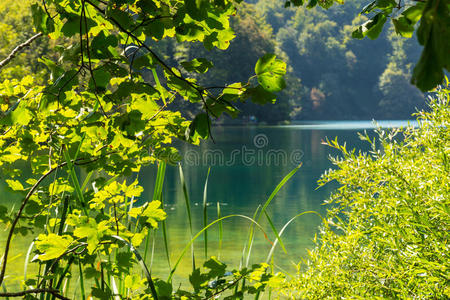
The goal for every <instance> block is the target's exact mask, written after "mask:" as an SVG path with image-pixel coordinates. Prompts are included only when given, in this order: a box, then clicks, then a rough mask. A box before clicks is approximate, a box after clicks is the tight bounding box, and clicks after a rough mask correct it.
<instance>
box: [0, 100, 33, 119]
mask: <svg viewBox="0 0 450 300" xmlns="http://www.w3.org/2000/svg"><path fill="white" fill-rule="evenodd" d="M32 119H33V114H32V113H31V112H30V110H29V109H28V108H27V107H26V102H25V101H18V102H16V104H15V105H13V106H12V107H11V108H10V109H9V110H8V111H7V112H6V115H5V116H3V118H2V119H0V125H13V124H18V125H27V124H28V123H30V121H31V120H32Z"/></svg>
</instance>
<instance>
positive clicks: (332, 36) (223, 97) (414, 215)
mask: <svg viewBox="0 0 450 300" xmlns="http://www.w3.org/2000/svg"><path fill="white" fill-rule="evenodd" d="M240 2H241V1H227V0H214V1H207V0H186V1H180V0H161V1H147V0H110V1H103V0H48V1H39V2H35V1H24V2H18V1H16V2H13V1H5V2H2V4H1V5H0V16H1V17H2V19H1V23H0V28H1V33H2V36H3V39H2V42H1V43H3V44H2V50H1V52H0V54H1V55H3V56H5V57H6V59H5V60H3V61H2V62H1V65H0V68H1V71H2V72H1V80H2V81H1V83H0V99H1V103H0V105H1V106H0V108H1V114H0V116H1V119H0V133H1V135H0V167H1V175H2V181H3V178H4V182H5V184H6V185H7V186H8V188H9V189H10V190H11V191H12V192H14V193H15V194H16V195H18V196H19V197H20V198H19V199H20V201H19V202H17V203H1V204H0V220H1V222H2V223H3V224H5V226H6V231H7V237H6V240H5V245H2V255H3V256H2V260H1V263H0V268H1V269H0V285H2V288H3V292H1V293H0V296H4V297H16V296H24V297H26V298H28V299H40V300H44V299H45V300H50V299H56V298H58V299H67V298H79V299H83V300H84V299H88V298H91V297H95V298H99V299H116V298H117V297H119V298H124V299H170V298H176V299H204V298H214V297H216V296H225V299H242V298H243V297H244V296H245V295H249V294H250V295H252V297H255V298H256V299H258V298H259V297H261V296H262V294H263V293H264V292H267V293H268V294H270V293H271V291H272V289H274V290H278V291H279V292H280V293H282V294H283V293H290V294H291V295H296V296H299V297H305V298H322V297H325V296H331V297H340V296H341V297H362V298H364V297H367V296H377V297H393V298H397V297H411V298H428V297H435V298H444V297H448V296H449V291H448V288H447V287H446V284H447V283H448V278H447V276H448V275H447V273H448V261H449V259H448V243H447V240H448V236H447V232H448V198H449V197H448V196H449V190H448V177H449V176H448V170H449V168H448V155H449V131H448V127H449V119H450V118H449V109H448V107H449V106H448V102H449V100H448V99H449V91H448V90H446V89H442V90H440V91H439V93H438V100H436V101H434V102H432V103H431V106H432V111H431V112H429V113H422V115H421V118H422V119H423V122H422V123H421V126H420V128H419V129H417V130H415V129H407V130H406V131H404V137H403V140H401V141H400V140H397V139H394V136H395V134H398V133H399V132H392V133H380V139H379V141H378V143H380V145H381V146H378V144H377V143H376V142H371V141H370V139H369V138H368V137H363V138H365V139H367V140H368V141H369V142H371V143H372V146H373V151H372V152H370V153H369V154H364V153H360V154H356V153H354V152H347V150H346V148H345V146H344V147H343V146H339V145H338V144H337V142H329V144H330V146H334V147H336V148H338V149H340V150H342V152H343V155H344V158H342V159H341V158H340V159H336V160H334V162H335V163H336V165H337V166H338V167H339V169H338V170H336V171H331V172H330V173H328V174H326V175H325V177H324V179H323V182H327V181H331V180H337V181H338V182H339V183H341V184H342V187H340V188H339V189H338V191H337V192H336V194H335V195H334V196H333V198H332V199H331V200H332V201H331V202H334V203H336V204H337V207H336V208H335V209H332V210H330V212H329V215H328V217H327V221H326V222H324V225H323V226H324V227H323V230H322V231H323V232H322V234H321V235H320V240H319V245H318V248H317V249H315V250H314V251H312V252H311V257H310V261H308V262H307V263H306V265H307V269H306V270H301V272H300V274H299V276H298V278H293V279H287V277H286V276H285V275H284V274H274V271H273V265H272V266H271V265H269V263H271V262H272V254H273V251H274V249H275V247H276V246H277V245H280V247H281V248H282V249H283V250H284V249H285V247H284V244H283V241H282V239H281V236H282V233H283V231H284V229H285V228H286V227H287V226H288V225H289V224H290V223H291V222H292V221H293V220H294V219H295V218H296V217H299V216H301V215H303V214H305V213H310V212H301V213H300V214H298V215H296V216H294V217H293V218H292V219H291V220H290V221H289V222H288V223H287V224H286V225H285V227H283V229H281V230H280V231H277V229H276V227H275V226H274V223H273V222H272V220H271V219H270V217H269V214H267V212H266V209H267V207H268V206H269V204H270V203H271V201H272V200H273V199H274V197H275V195H276V194H277V193H278V191H279V190H280V189H281V188H282V186H283V185H284V183H286V181H287V180H288V179H289V178H290V177H291V176H292V175H293V174H294V173H295V172H296V171H297V170H298V168H299V167H300V166H299V167H297V168H296V169H295V170H293V171H292V172H291V173H289V174H288V175H287V176H286V177H285V178H284V179H283V180H282V181H281V183H280V184H279V185H278V186H277V187H276V188H275V190H274V192H273V193H272V194H271V195H270V197H269V198H268V200H267V201H266V203H264V205H263V206H262V207H258V208H257V209H256V211H255V213H254V216H253V217H252V218H251V217H248V216H244V215H229V216H223V217H218V219H216V220H215V221H213V222H211V223H209V224H208V222H207V221H208V216H207V210H206V207H207V199H206V197H207V181H206V182H205V186H204V191H205V192H204V200H203V211H204V214H203V229H202V230H201V231H200V232H198V233H196V232H194V230H193V227H192V218H191V211H190V210H191V208H190V200H189V194H188V191H187V188H186V185H185V182H184V176H182V175H183V172H182V169H181V167H180V174H181V176H180V177H181V179H182V180H181V181H182V182H181V184H182V185H183V191H184V197H185V200H186V210H187V216H188V219H187V222H186V223H189V225H190V227H189V229H190V236H191V241H190V242H189V243H188V244H187V245H186V246H185V248H184V249H183V251H182V254H181V255H180V257H178V258H177V259H176V260H175V261H171V258H170V249H169V248H168V243H167V241H168V239H170V238H171V237H170V236H168V234H167V231H166V224H165V219H166V212H165V211H164V209H163V208H164V206H163V204H164V199H163V197H162V188H163V185H164V178H165V176H164V175H165V168H166V164H176V163H177V162H178V161H179V160H180V156H179V154H178V152H177V149H175V148H174V146H173V142H174V141H183V142H189V143H193V144H198V143H199V142H200V139H207V138H213V136H212V135H211V126H212V121H213V120H214V119H218V118H221V117H222V118H223V116H224V115H227V116H228V118H235V117H237V116H238V114H239V111H240V109H242V110H244V112H243V113H242V114H241V116H244V117H245V116H247V117H250V116H251V115H256V116H257V117H258V118H259V119H260V120H264V119H265V118H266V119H265V120H267V121H268V122H278V121H283V120H287V119H290V118H295V117H301V114H302V110H301V109H304V112H305V113H307V114H309V113H311V115H312V116H316V117H321V116H325V115H328V113H330V112H332V113H333V114H339V113H340V112H342V111H347V110H349V106H350V104H349V102H347V103H345V101H344V102H342V103H341V104H338V102H339V101H341V100H342V99H344V98H348V99H349V100H348V101H350V102H351V101H353V102H354V101H356V99H357V97H359V96H358V93H359V92H360V91H367V90H370V89H371V88H373V87H374V86H377V87H378V89H379V92H380V95H381V97H380V100H379V101H378V102H375V103H373V104H372V106H367V107H366V106H364V105H363V106H361V107H364V109H365V110H367V111H368V110H371V109H373V108H375V107H382V108H383V109H384V110H386V114H388V113H390V114H391V115H389V114H388V115H389V116H395V115H396V110H397V111H398V110H400V111H405V103H409V102H411V103H416V102H417V101H416V100H415V99H414V98H413V99H411V98H410V95H409V94H408V97H403V96H404V95H405V94H406V93H409V91H414V90H413V89H412V87H411V86H409V85H408V84H407V82H408V80H409V77H410V67H411V62H412V61H413V60H414V58H412V60H411V58H410V56H409V55H407V54H409V53H408V52H409V50H408V49H409V47H410V45H409V44H408V42H406V41H404V40H402V39H400V38H398V37H395V36H393V31H392V30H391V31H390V32H389V34H387V35H386V36H385V37H384V38H383V39H380V40H379V41H381V43H385V44H388V45H390V46H391V47H392V50H391V53H392V54H391V55H386V53H384V54H383V53H382V55H383V57H385V60H384V63H383V64H382V65H381V67H377V68H376V67H374V66H373V63H371V58H370V54H371V53H370V52H368V51H366V49H367V48H364V47H365V46H361V45H364V44H363V43H361V42H359V43H358V41H356V42H355V41H352V40H350V39H349V33H350V32H351V31H352V30H351V28H350V27H349V26H345V25H346V23H345V22H347V21H348V20H350V19H349V18H347V15H351V16H353V12H352V11H351V10H339V8H333V9H330V11H328V12H327V13H324V12H322V11H320V10H310V11H307V12H306V11H305V10H303V9H295V10H288V9H284V8H283V9H282V10H281V11H280V10H279V9H278V8H277V7H275V6H273V4H271V3H270V2H269V1H258V2H255V3H254V4H244V3H240ZM287 3H291V2H290V1H288V2H287ZM292 3H293V4H295V5H302V4H303V2H302V1H292ZM317 4H318V5H319V6H322V7H324V8H327V9H328V8H330V6H331V5H332V1H319V2H317V1H314V0H313V1H311V2H310V3H309V4H308V6H309V7H310V8H313V7H315V6H316V5H317ZM396 4H398V6H396ZM30 5H31V6H30ZM349 5H350V8H355V9H356V8H358V7H359V4H355V3H350V4H349ZM22 8H30V10H24V11H25V13H24V14H22V13H21V12H22ZM237 8H240V9H241V8H242V9H241V10H239V11H237ZM449 10H450V9H449V6H448V4H446V3H445V1H439V0H427V1H425V3H422V2H418V3H415V4H411V5H408V7H405V6H401V5H400V3H397V2H395V1H394V0H392V1H375V2H373V3H372V4H370V5H369V6H367V7H366V8H365V9H364V12H365V13H369V14H370V13H372V12H374V13H375V15H374V16H373V17H372V18H366V17H357V19H356V20H353V21H352V22H353V23H354V24H353V25H357V23H358V24H359V21H365V23H364V25H361V26H360V27H358V28H357V29H356V31H353V33H352V34H351V35H353V37H356V38H363V37H365V36H367V37H369V38H372V39H373V38H377V37H378V36H380V34H381V32H382V27H383V25H384V23H385V22H386V19H387V17H388V16H390V15H391V14H393V13H395V14H397V17H396V18H394V19H393V26H394V29H395V31H396V32H397V33H399V34H401V35H403V36H411V35H412V32H414V28H415V27H414V26H415V24H416V23H417V22H419V21H420V23H419V25H418V29H417V34H418V42H419V43H420V44H423V45H424V46H425V48H424V50H423V52H422V56H421V58H420V59H419V62H418V63H417V65H416V67H415V69H414V71H413V72H412V75H411V76H412V80H413V82H414V83H415V84H416V85H417V86H418V87H419V88H421V89H422V90H424V91H425V90H430V89H432V88H434V87H435V86H436V85H437V84H439V83H442V80H443V78H444V75H443V74H444V73H443V72H444V71H443V70H448V68H449V62H448V58H449V57H448V55H447V53H448V51H447V50H448V49H449V48H450V47H449V45H448V41H449V40H450V38H448V28H450V26H448V22H449V20H450V18H449V19H447V17H448V13H449ZM11 11H13V12H14V13H10V12H11ZM236 14H237V15H236ZM233 16H235V17H236V18H232V17H233ZM288 18H289V21H288V22H287V25H286V26H281V25H282V22H283V20H287V19H288ZM31 20H32V23H33V27H34V30H35V31H36V32H35V33H34V34H32V33H31V32H32V30H31V27H29V25H28V24H29V23H30V21H31ZM24 24H26V25H25V26H24V27H23V28H22V27H21V25H24ZM232 28H234V30H233V29H232ZM23 29H29V30H23ZM236 36H237V37H236ZM235 37H236V39H235ZM27 39H28V41H29V42H25V44H23V45H22V46H20V47H18V48H16V50H14V51H13V52H12V54H13V55H9V52H8V51H6V50H4V49H6V48H13V47H14V46H15V45H17V43H19V42H24V41H25V40H27ZM36 39H38V40H39V41H40V43H39V46H38V47H35V48H33V50H26V52H21V51H22V49H23V47H25V48H26V47H29V46H30V45H33V41H35V40H36ZM233 40H234V42H233ZM292 42H293V43H292ZM34 43H36V42H34ZM367 47H371V46H367ZM226 49H230V53H231V54H232V55H230V56H229V57H227V56H226V55H224V53H222V52H221V51H223V50H226ZM243 49H245V51H244V50H243ZM16 52H17V53H16ZM233 53H234V54H233ZM293 53H294V54H293ZM219 54H220V57H219ZM8 55H9V56H8ZM294 55H300V57H301V59H300V60H299V61H298V62H297V61H296V60H295V59H294ZM236 57H239V59H236ZM280 58H281V59H280ZM282 59H285V60H287V61H290V64H291V65H292V66H294V68H291V66H288V65H287V64H286V63H285V62H284V61H283V60H282ZM331 62H333V63H331ZM296 63H298V68H297V67H295V64H296ZM214 65H215V66H216V68H214ZM330 66H331V68H332V69H334V70H340V72H343V73H344V74H347V73H351V72H349V71H350V70H353V69H355V70H357V69H359V72H356V73H351V74H348V76H347V75H345V76H338V77H339V78H336V75H333V74H332V72H330V71H327V72H324V71H322V70H325V69H326V68H328V67H330ZM210 69H212V71H211V72H208V71H209V70H210ZM366 72H373V74H374V76H373V77H370V78H371V79H367V80H366V78H365V77H362V79H363V80H362V81H363V84H362V85H361V86H360V87H355V85H358V84H355V82H356V81H355V80H356V78H358V77H361V74H362V73H366ZM374 78H375V79H374ZM360 79H361V78H360ZM341 81H343V82H344V81H346V82H347V85H346V86H347V87H348V88H347V89H345V88H341ZM300 82H302V84H301V85H300V84H298V83H300ZM289 83H291V85H290V86H289V85H288V84H289ZM292 83H294V84H292ZM350 87H351V88H350ZM358 89H361V90H360V91H358ZM352 93H353V94H354V95H353V96H352V97H347V96H348V95H351V94H352ZM277 95H278V96H280V97H281V100H280V103H279V105H278V106H277V108H276V109H272V106H269V105H271V104H273V103H275V101H276V96H277ZM293 95H297V97H298V95H300V96H301V95H303V96H304V95H309V100H310V108H308V105H307V104H302V103H299V102H298V101H299V98H292V96H293ZM402 97H403V98H402ZM419 98H420V97H419V96H417V98H416V99H419ZM397 101H398V107H395V105H393V103H396V104H397ZM241 102H243V103H241ZM261 104H266V106H265V108H259V106H256V105H261ZM341 105H342V106H341ZM257 107H258V108H257ZM338 107H341V108H339V109H338ZM308 109H309V110H308ZM327 109H329V110H328V112H327ZM358 113H359V112H358ZM361 115H362V116H364V114H361ZM379 147H381V148H379ZM152 163H153V164H158V176H157V178H156V183H155V190H154V193H153V198H152V201H150V202H147V203H141V202H139V201H138V199H139V197H140V196H141V194H142V192H143V187H142V184H141V183H140V181H139V179H140V178H139V172H140V171H141V169H142V167H143V166H145V165H148V164H152ZM220 214H221V213H220V206H218V215H220ZM264 217H265V218H266V220H267V222H268V223H269V225H270V228H271V229H272V231H273V232H272V233H271V234H270V235H269V234H268V233H265V232H264V230H263V228H262V226H261V225H260V223H259V222H260V221H261V220H262V218H264ZM229 218H241V219H244V220H247V221H249V224H250V225H249V238H248V242H247V244H246V245H244V250H243V257H242V267H241V268H239V269H233V270H227V267H226V265H225V264H223V263H222V262H220V261H219V260H218V259H216V258H215V257H211V258H209V254H210V253H209V252H208V230H209V229H210V228H211V227H212V226H219V227H220V231H222V226H223V224H222V221H223V220H225V219H229ZM156 230H162V232H163V236H164V244H165V251H166V257H167V263H168V273H169V275H168V278H167V279H166V280H163V279H159V278H154V277H153V276H152V275H151V267H149V266H151V265H152V250H151V249H153V247H152V246H151V244H152V243H154V239H153V242H152V238H153V237H154V236H155V232H156ZM257 231H262V232H263V235H264V237H265V238H266V239H267V240H268V242H270V241H273V242H272V245H273V246H272V249H271V250H270V252H269V254H268V257H267V263H265V264H260V265H254V266H249V257H250V256H251V253H252V246H253V241H254V236H255V234H256V232H257ZM19 234H20V235H22V236H24V237H29V243H30V246H29V250H28V253H27V255H26V258H25V259H26V262H25V266H26V268H25V270H24V276H23V280H22V278H21V279H20V280H18V279H17V278H8V274H7V273H8V266H10V264H9V262H10V260H11V257H10V250H11V248H12V245H13V244H14V237H17V236H18V235H19ZM200 236H201V237H203V238H204V257H205V261H203V260H198V256H197V260H196V256H195V254H196V252H195V249H194V244H193V243H194V241H195V240H196V239H197V238H198V237H200ZM189 250H191V251H190V253H191V260H192V273H191V274H190V275H189V276H188V275H187V274H184V275H185V276H184V277H185V278H187V277H188V278H189V282H190V284H191V286H192V288H191V289H188V288H186V289H185V288H184V287H183V288H181V287H179V286H177V285H175V283H174V282H173V276H174V273H175V272H176V270H177V268H178V266H179V264H180V261H181V260H182V259H183V257H184V255H185V254H186V253H188V252H189ZM202 256H203V255H202ZM199 262H203V267H204V268H203V269H201V268H199ZM18 281H20V284H17V282H18ZM10 286H12V287H13V288H12V290H10V289H9V287H10Z"/></svg>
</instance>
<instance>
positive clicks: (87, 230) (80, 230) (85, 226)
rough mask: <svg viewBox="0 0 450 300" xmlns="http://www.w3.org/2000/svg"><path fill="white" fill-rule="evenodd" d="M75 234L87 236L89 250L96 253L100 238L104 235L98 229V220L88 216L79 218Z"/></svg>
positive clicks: (81, 236) (82, 236)
mask: <svg viewBox="0 0 450 300" xmlns="http://www.w3.org/2000/svg"><path fill="white" fill-rule="evenodd" d="M73 234H74V235H75V236H76V237H78V238H80V239H82V238H86V242H87V243H88V245H87V250H88V252H89V254H92V253H94V251H95V249H96V248H97V246H98V242H99V239H100V238H101V237H102V236H103V233H102V232H100V231H97V222H96V221H95V219H92V218H89V219H88V218H87V217H82V218H80V219H79V222H78V223H77V224H76V228H75V230H74V231H73Z"/></svg>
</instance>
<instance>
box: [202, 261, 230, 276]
mask: <svg viewBox="0 0 450 300" xmlns="http://www.w3.org/2000/svg"><path fill="white" fill-rule="evenodd" d="M203 266H204V267H205V268H208V269H209V270H210V271H209V275H210V276H211V278H214V277H221V276H223V275H224V274H225V270H226V268H227V265H226V264H224V263H222V262H220V261H219V260H217V258H216V257H215V256H212V257H211V259H209V260H207V261H206V262H205V263H204V264H203Z"/></svg>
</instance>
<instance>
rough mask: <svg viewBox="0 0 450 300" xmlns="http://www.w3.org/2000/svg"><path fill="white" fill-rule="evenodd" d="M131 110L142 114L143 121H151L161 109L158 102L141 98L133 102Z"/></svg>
mask: <svg viewBox="0 0 450 300" xmlns="http://www.w3.org/2000/svg"><path fill="white" fill-rule="evenodd" d="M130 108H131V109H135V110H137V111H139V112H141V113H142V119H150V118H152V117H154V116H155V114H156V113H157V112H158V111H159V109H160V107H159V106H158V104H156V102H155V101H154V100H153V99H151V98H150V97H148V98H142V97H139V98H137V99H135V100H134V101H133V102H131V105H130Z"/></svg>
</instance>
